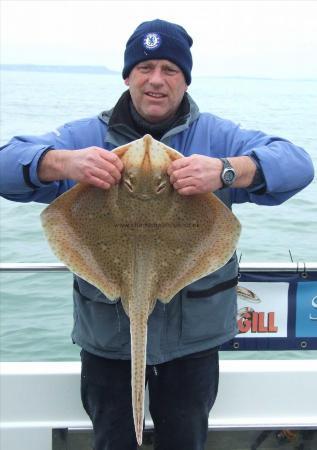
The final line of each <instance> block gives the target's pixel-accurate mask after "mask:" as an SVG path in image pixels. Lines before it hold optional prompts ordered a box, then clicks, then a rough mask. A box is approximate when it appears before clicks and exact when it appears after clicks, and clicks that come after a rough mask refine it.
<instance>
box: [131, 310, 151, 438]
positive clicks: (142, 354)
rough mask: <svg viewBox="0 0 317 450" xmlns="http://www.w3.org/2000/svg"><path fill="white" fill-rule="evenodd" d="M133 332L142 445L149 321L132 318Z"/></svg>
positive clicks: (135, 392)
mask: <svg viewBox="0 0 317 450" xmlns="http://www.w3.org/2000/svg"><path fill="white" fill-rule="evenodd" d="M130 320H131V323H130V331H131V386H132V408H133V419H134V427H135V434H136V439H137V442H138V445H141V444H142V435H143V419H144V392H145V371H146V342H147V320H144V318H143V320H142V319H140V318H139V320H135V317H134V318H132V319H131V318H130Z"/></svg>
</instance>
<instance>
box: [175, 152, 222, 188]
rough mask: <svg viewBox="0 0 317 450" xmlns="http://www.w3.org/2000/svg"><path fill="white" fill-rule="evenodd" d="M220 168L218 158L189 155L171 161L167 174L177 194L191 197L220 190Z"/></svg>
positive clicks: (220, 163) (220, 164)
mask: <svg viewBox="0 0 317 450" xmlns="http://www.w3.org/2000/svg"><path fill="white" fill-rule="evenodd" d="M222 168H223V164H222V162H221V161H220V159H219V158H212V157H210V156H203V155H191V156H188V157H185V158H180V159H177V160H176V161H173V162H172V164H171V165H170V166H169V167H168V169H167V173H168V175H169V176H170V182H171V184H172V185H173V187H174V189H176V190H177V191H178V193H179V194H181V195H192V194H203V193H206V192H214V191H216V190H217V189H220V188H221V187H222V181H221V177H220V174H221V171H222Z"/></svg>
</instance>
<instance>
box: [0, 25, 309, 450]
mask: <svg viewBox="0 0 317 450" xmlns="http://www.w3.org/2000/svg"><path fill="white" fill-rule="evenodd" d="M191 46H192V39H191V37H190V36H189V35H188V34H187V32H186V31H185V29H184V28H182V27H181V26H179V25H176V24H172V23H169V22H165V21H161V20H153V21H150V22H144V23H142V24H141V25H139V26H138V27H137V29H136V30H135V32H134V33H133V34H132V36H131V37H130V39H129V40H128V42H127V46H126V50H125V55H124V68H123V73H122V74H123V78H124V80H125V84H126V85H127V86H128V88H129V89H128V91H126V92H125V93H124V94H123V95H122V97H121V98H120V99H119V101H118V103H117V104H116V105H115V107H114V108H113V109H112V110H110V111H106V112H103V113H102V114H101V115H100V116H99V117H94V118H90V119H83V120H79V121H76V122H71V123H68V124H66V125H64V126H62V127H61V128H59V129H58V130H57V131H56V132H52V133H49V134H46V135H44V136H40V137H34V136H31V137H30V136H22V137H21V136H20V137H16V138H13V139H12V140H11V141H10V142H9V143H8V144H7V145H6V146H5V147H3V148H2V150H1V151H0V164H1V166H2V169H3V170H2V173H3V177H2V179H1V181H0V191H1V193H2V195H3V196H4V197H6V198H8V199H11V200H15V201H23V202H25V201H37V202H44V203H49V202H51V201H52V200H54V199H55V198H56V197H57V196H58V195H60V194H62V193H63V192H65V191H66V190H68V189H69V188H71V187H72V186H73V185H74V184H75V183H76V182H86V183H90V184H92V185H94V186H97V187H99V188H101V189H110V188H111V187H112V186H114V185H115V184H116V183H119V182H120V179H121V174H122V170H123V167H122V163H121V161H120V159H119V158H118V157H117V156H116V155H115V154H113V153H111V152H110V151H109V150H112V149H114V148H115V147H117V146H119V145H122V144H125V143H127V142H130V141H131V140H134V139H137V138H140V137H142V136H143V135H144V134H146V133H150V134H151V135H152V136H153V137H154V138H155V139H158V140H161V141H162V142H164V143H166V144H167V145H169V146H171V147H173V148H175V149H176V150H178V151H179V152H181V153H183V154H184V156H185V158H181V159H179V160H177V161H175V162H173V163H172V164H171V165H170V167H169V168H168V174H169V176H170V180H171V183H172V184H173V186H174V188H175V189H176V190H177V191H178V192H179V193H180V194H181V195H195V194H198V193H202V192H210V191H213V192H215V193H216V195H218V197H220V198H221V199H222V201H224V202H225V203H226V204H227V205H228V206H229V207H230V206H231V205H232V203H242V202H247V201H248V202H253V203H258V204H263V205H277V204H280V203H282V202H284V201H285V200H287V199H288V198H290V197H291V196H293V195H294V194H296V193H297V192H298V191H299V190H301V189H302V188H304V187H305V186H306V185H307V184H309V183H310V182H311V180H312V179H313V166H312V163H311V160H310V158H309V156H308V155H307V154H306V153H305V151H304V150H302V149H300V148H299V147H297V146H295V145H293V144H291V143H290V142H288V141H286V140H284V139H281V138H278V137H273V136H267V135H265V134H263V133H262V132H259V131H250V130H249V131H248V130H243V129H241V128H239V127H238V126H237V125H235V124H233V123H232V122H230V121H227V120H223V119H220V118H218V117H215V116H213V115H212V114H207V113H200V112H199V110H198V107H197V105H196V104H195V103H194V101H193V100H192V98H191V97H190V96H189V95H188V94H187V92H186V91H187V88H188V86H189V85H190V83H191V69H192V56H191V52H190V48H191ZM237 272H238V266H237V261H236V257H233V258H232V259H231V260H230V261H229V262H228V263H227V264H226V265H225V266H224V267H223V268H221V269H220V270H218V271H217V272H215V273H213V274H212V275H209V276H207V277H205V278H203V279H201V280H198V281H197V282H195V283H193V284H192V285H190V286H188V287H186V288H185V289H183V290H182V291H181V292H179V293H178V294H177V295H176V296H175V298H174V299H173V300H172V301H171V302H170V303H169V304H168V305H162V304H161V303H160V302H157V304H156V307H155V309H154V311H153V313H152V314H151V316H150V318H149V327H148V348H147V364H148V365H147V374H146V376H147V380H148V384H149V395H150V411H151V415H152V418H153V421H154V425H155V448H156V449H157V450H172V449H173V450H176V449H182V450H202V449H203V448H204V445H205V441H206V435H207V427H208V415H209V411H210V410H211V408H212V405H213V403H214V401H215V398H216V395H217V387H218V348H219V346H220V345H221V344H222V343H224V342H226V341H228V340H229V339H231V338H233V337H234V336H235V334H236V333H237V328H236V290H235V286H236V283H237ZM72 338H73V341H74V342H76V343H77V344H78V345H80V346H81V347H82V349H83V350H82V353H81V355H82V385H81V394H82V401H83V405H84V407H85V409H86V411H87V413H88V414H89V416H90V418H91V420H92V422H93V426H94V448H95V450H109V449H111V450H132V449H133V450H134V449H136V447H137V444H136V439H135V434H134V427H133V418H132V410H131V387H130V379H131V372H130V361H129V359H130V335H129V321H128V318H127V316H126V315H125V314H124V312H123V309H122V306H121V303H120V301H118V302H116V303H113V302H110V301H109V300H108V299H107V298H106V297H104V296H103V295H102V294H101V292H100V291H98V290H97V289H96V288H94V287H93V286H92V285H90V284H88V283H87V282H85V281H84V280H82V279H80V278H79V277H77V276H75V277H74V329H73V333H72Z"/></svg>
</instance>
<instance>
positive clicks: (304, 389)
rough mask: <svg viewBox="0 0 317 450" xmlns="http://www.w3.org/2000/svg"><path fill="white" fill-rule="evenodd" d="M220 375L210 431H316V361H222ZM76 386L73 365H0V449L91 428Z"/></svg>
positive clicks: (31, 448) (38, 444) (35, 446)
mask: <svg viewBox="0 0 317 450" xmlns="http://www.w3.org/2000/svg"><path fill="white" fill-rule="evenodd" d="M220 371H221V375H220V386H219V395H218V398H217V401H216V404H215V406H214V408H213V410H212V414H211V416H210V421H209V427H210V428H211V429H214V430H252V429H258V430H261V429H285V428H287V429H310V430H312V429H316V428H317V407H316V405H317V389H316V380H317V360H295V361H290V360H274V361H271V360H269V361H264V360H254V361H250V360H243V361H242V360H235V361H231V360H230V361H228V360H223V361H221V362H220ZM79 385H80V363H79V362H47V363H45V362H43V363H37V362H28V363H17V362H16V363H15V362H13V363H0V399H1V400H0V448H1V449H3V450H21V448H23V450H52V430H53V429H57V428H60V429H81V428H85V429H86V428H91V423H90V421H89V418H88V417H87V415H86V413H85V412H84V410H83V408H82V405H81V401H80V394H79ZM151 427H152V421H151V418H150V416H149V413H148V410H147V412H146V428H151ZM21 443H23V444H21ZM65 448H66V447H65Z"/></svg>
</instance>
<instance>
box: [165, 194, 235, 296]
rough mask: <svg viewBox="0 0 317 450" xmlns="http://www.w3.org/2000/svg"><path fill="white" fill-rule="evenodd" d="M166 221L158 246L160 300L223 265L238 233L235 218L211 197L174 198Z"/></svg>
mask: <svg viewBox="0 0 317 450" xmlns="http://www.w3.org/2000/svg"><path fill="white" fill-rule="evenodd" d="M166 220H167V226H163V227H162V229H161V233H160V235H159V236H158V241H159V245H158V247H157V252H158V253H157V255H158V274H159V275H158V277H159V279H160V286H159V292H158V298H159V299H160V300H161V301H169V300H171V298H172V297H173V296H174V295H175V294H176V293H177V292H179V291H180V290H181V289H182V288H184V287H185V286H187V285H189V284H190V283H192V282H194V281H196V280H198V279H200V278H202V277H204V276H206V275H208V274H210V273H212V272H214V271H216V270H217V269H219V268H220V267H222V266H224V265H225V264H226V263H227V262H228V261H229V259H230V258H231V256H232V255H233V254H234V251H235V249H236V245H237V242H238V239H239V235H240V230H241V226H240V223H239V221H238V219H237V218H236V217H235V216H234V214H232V212H231V211H230V210H229V209H228V208H227V207H226V206H225V205H224V204H223V203H222V202H221V201H220V200H219V199H218V198H217V197H216V196H215V195H214V194H202V195H195V196H192V197H182V196H180V195H178V196H174V207H173V208H171V214H170V217H169V218H167V219H166Z"/></svg>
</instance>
